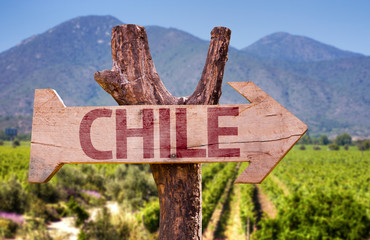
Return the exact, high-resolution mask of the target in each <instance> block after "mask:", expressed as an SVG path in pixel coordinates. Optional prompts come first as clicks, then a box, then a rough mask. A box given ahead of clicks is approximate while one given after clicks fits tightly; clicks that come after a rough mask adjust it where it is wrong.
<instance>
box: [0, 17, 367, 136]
mask: <svg viewBox="0 0 370 240" xmlns="http://www.w3.org/2000/svg"><path fill="white" fill-rule="evenodd" d="M121 24H123V23H122V22H121V21H120V20H118V19H116V18H114V17H112V16H86V17H79V18H75V19H72V20H69V21H67V22H64V23H62V24H60V25H58V26H56V27H54V28H52V29H50V30H48V31H46V32H45V33H42V34H38V35H35V36H32V37H30V38H28V39H26V40H24V41H22V42H21V43H19V44H18V45H16V46H14V47H13V48H11V49H9V50H7V51H4V52H2V53H0V89H1V90H0V129H3V128H4V127H18V128H20V130H21V132H30V129H31V118H30V115H31V114H32V107H33V96H34V89H36V88H53V89H55V90H56V91H57V92H58V93H59V95H60V96H61V98H62V99H63V100H64V103H65V104H66V106H104V105H116V103H115V101H114V100H113V98H112V97H111V96H110V95H108V94H107V93H106V92H105V91H104V90H102V89H101V87H100V86H99V85H98V84H97V83H96V82H95V80H94V77H93V76H94V72H96V71H101V70H104V69H111V66H112V60H111V50H110V38H111V29H112V27H114V26H116V25H121ZM145 29H146V31H147V34H148V40H149V46H150V50H151V54H152V57H153V61H154V63H155V66H156V69H157V72H158V74H159V76H160V77H161V79H162V81H163V82H164V84H165V86H166V88H167V89H168V90H169V91H170V92H171V93H172V94H174V95H176V96H188V95H190V94H191V93H192V92H193V91H194V89H195V87H196V85H197V82H198V80H199V79H200V76H201V72H202V69H203V66H204V63H205V59H206V55H207V51H208V44H209V42H208V41H205V40H201V39H199V38H197V37H195V36H193V35H191V34H188V33H186V32H183V31H181V30H178V29H174V28H163V27H159V26H146V27H145ZM210 30H211V29H210ZM231 38H232V35H231ZM233 81H253V82H254V83H256V84H257V85H258V86H259V87H260V88H262V89H263V90H264V91H266V92H267V93H268V94H269V95H270V96H272V97H273V98H274V99H276V100H277V101H278V102H279V103H281V104H282V105H283V106H284V107H286V108H287V109H288V110H289V111H291V112H292V113H293V114H295V115H296V116H297V117H299V118H300V119H301V120H303V121H304V122H305V123H306V124H307V125H308V126H309V131H310V133H311V134H329V135H332V136H334V135H335V134H338V133H342V132H348V133H350V134H351V135H355V136H361V137H368V136H370V111H369V109H370V108H369V107H370V94H369V92H370V57H369V56H364V55H362V54H358V53H353V52H348V51H343V50H340V49H338V48H335V47H333V46H330V45H327V44H324V43H321V42H318V41H316V40H313V39H310V38H308V37H304V36H296V35H291V34H289V33H283V32H278V33H273V34H271V35H268V36H265V37H263V38H262V39H260V40H258V41H257V42H255V43H253V44H252V45H250V46H248V47H246V48H243V49H241V50H238V49H235V48H233V47H230V48H229V54H228V62H227V63H226V67H225V73H224V83H223V87H222V90H223V94H222V96H221V101H220V103H221V104H225V103H247V101H246V100H245V99H244V98H243V97H241V95H239V94H238V93H237V92H236V91H235V90H233V89H232V88H231V87H229V86H228V85H227V84H226V83H227V82H233Z"/></svg>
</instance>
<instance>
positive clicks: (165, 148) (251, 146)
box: [29, 82, 307, 183]
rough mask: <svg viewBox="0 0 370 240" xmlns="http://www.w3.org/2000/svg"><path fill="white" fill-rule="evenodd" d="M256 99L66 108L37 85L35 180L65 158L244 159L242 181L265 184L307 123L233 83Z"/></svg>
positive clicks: (260, 94) (70, 160)
mask: <svg viewBox="0 0 370 240" xmlns="http://www.w3.org/2000/svg"><path fill="white" fill-rule="evenodd" d="M229 84H230V85H231V86H232V87H233V88H234V89H236V90H237V91H238V92H239V93H240V94H242V95H243V96H245V97H246V98H247V99H249V100H250V102H251V104H241V105H216V106H215V105H213V106H211V105H130V106H115V107H66V106H65V105H64V104H63V102H62V100H61V99H60V98H59V96H58V94H57V93H56V92H55V91H54V90H52V89H45V90H36V92H35V103H34V115H33V124H32V139H31V158H30V171H29V181H30V182H46V181H48V180H49V179H50V178H51V177H52V176H53V175H54V174H55V173H56V172H57V171H58V170H59V169H60V167H61V166H62V165H63V164H66V163H207V162H244V161H249V162H250V164H249V166H248V168H247V169H246V170H245V171H244V172H243V173H242V174H241V176H240V177H239V178H238V179H237V180H236V182H237V183H260V182H261V181H262V180H263V179H264V178H265V177H266V176H267V175H268V173H269V172H270V171H271V170H272V169H273V168H274V167H275V166H276V164H277V163H278V162H279V161H280V160H281V159H282V158H283V157H284V156H285V154H286V153H287V152H288V151H289V150H290V149H291V147H292V146H293V145H294V144H295V143H296V142H297V141H298V140H299V139H300V137H301V136H303V134H304V133H305V132H306V131H307V126H306V125H305V124H304V123H302V122H301V121H300V120H299V119H298V118H296V117H295V116H294V115H293V114H291V113H290V112H289V111H288V110H286V109H285V108H284V107H282V106H281V105H280V104H278V103H277V102H276V101H275V100H273V99H272V98H271V97H270V96H269V95H267V94H266V93H265V92H263V91H262V90H261V89H260V88H258V87H257V86H256V85H255V84H253V83H252V82H236V83H229Z"/></svg>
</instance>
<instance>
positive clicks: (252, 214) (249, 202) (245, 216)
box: [240, 166, 257, 233]
mask: <svg viewBox="0 0 370 240" xmlns="http://www.w3.org/2000/svg"><path fill="white" fill-rule="evenodd" d="M241 168H242V169H245V168H243V166H242V167H241ZM240 193H241V194H240V219H241V222H242V225H243V226H245V231H246V232H247V231H249V232H250V233H251V232H252V230H253V225H254V224H255V223H256V220H257V217H256V211H255V205H254V202H253V198H254V193H255V191H254V186H253V185H252V184H243V185H240ZM248 227H249V229H247V228H248Z"/></svg>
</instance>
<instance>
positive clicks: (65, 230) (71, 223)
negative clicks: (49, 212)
mask: <svg viewBox="0 0 370 240" xmlns="http://www.w3.org/2000/svg"><path fill="white" fill-rule="evenodd" d="M105 207H106V208H108V210H109V212H110V213H111V214H112V215H117V214H119V213H120V211H121V210H120V207H119V204H118V203H117V202H107V203H106V204H105ZM101 209H102V208H101V207H98V208H91V209H89V210H88V213H89V214H90V218H89V219H90V220H95V219H96V217H97V214H98V212H99V211H100V210H101ZM47 229H48V232H49V234H50V236H51V237H52V238H53V239H54V238H56V239H69V240H77V237H78V233H79V232H80V229H79V228H76V227H75V218H74V217H64V218H62V220H61V221H59V222H52V223H51V224H49V225H48V227H47Z"/></svg>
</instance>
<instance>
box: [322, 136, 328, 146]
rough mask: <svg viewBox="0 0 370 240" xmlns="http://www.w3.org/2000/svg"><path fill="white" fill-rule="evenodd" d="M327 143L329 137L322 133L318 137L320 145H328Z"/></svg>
mask: <svg viewBox="0 0 370 240" xmlns="http://www.w3.org/2000/svg"><path fill="white" fill-rule="evenodd" d="M328 144H329V138H328V136H326V135H322V136H321V137H320V145H328Z"/></svg>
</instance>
